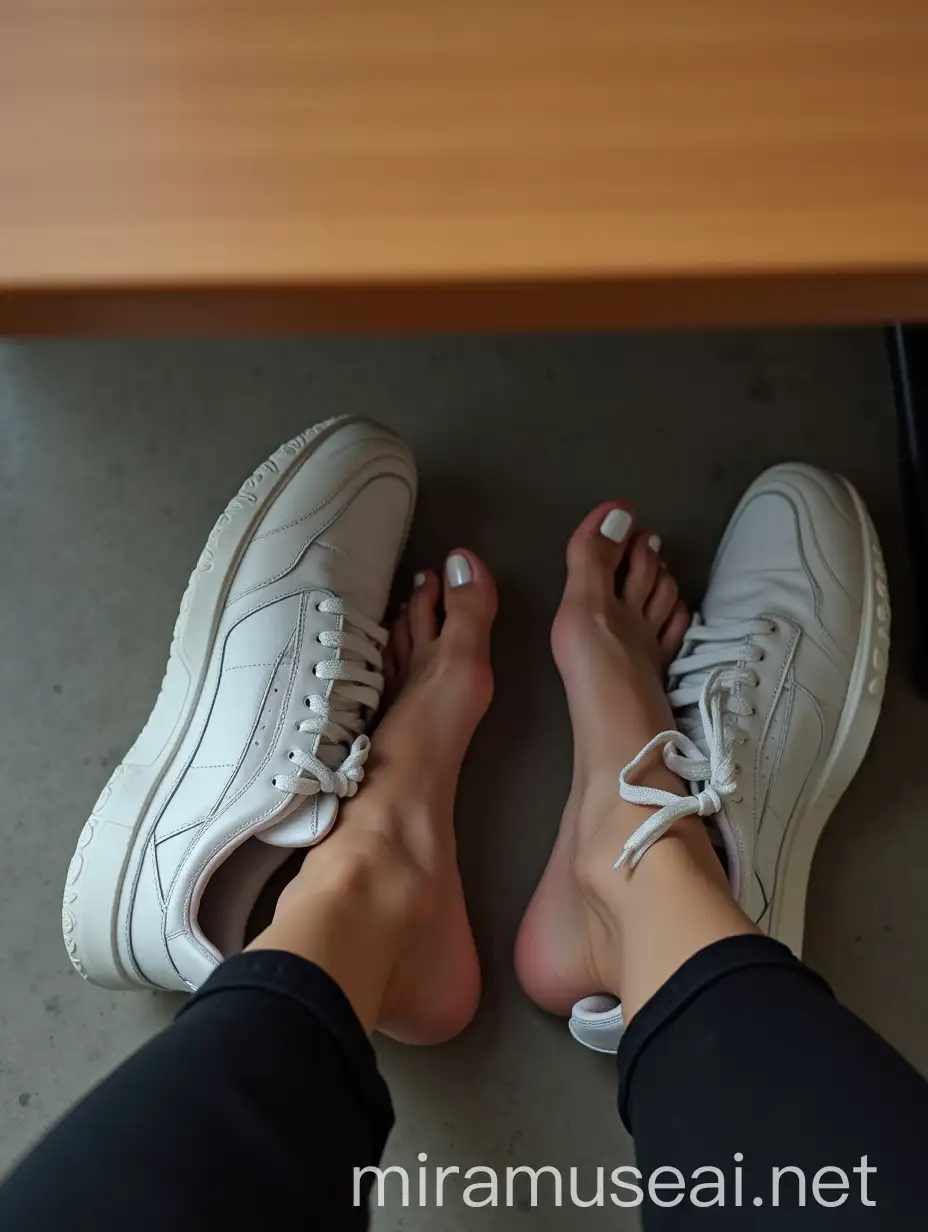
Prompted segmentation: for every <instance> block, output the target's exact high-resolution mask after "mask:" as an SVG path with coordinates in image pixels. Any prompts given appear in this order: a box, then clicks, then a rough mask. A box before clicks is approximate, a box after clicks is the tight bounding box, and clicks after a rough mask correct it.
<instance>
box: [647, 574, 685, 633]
mask: <svg viewBox="0 0 928 1232" xmlns="http://www.w3.org/2000/svg"><path fill="white" fill-rule="evenodd" d="M679 593H680V591H679V588H678V586H677V580H676V578H675V577H674V576H673V574H672V573H671V572H670V570H669V569H668V568H667V566H666V565H664V564H662V565H661V567H660V570H659V572H658V575H657V581H656V582H655V583H654V589H653V590H652V591H651V594H650V596H649V598H648V601H647V603H646V604H645V607H644V615H645V620H647V622H648V624H649V625H650V626H651V628H652V629H653V630H654V634H655V636H657V635H658V634H659V633H660V631H661V629H662V628H663V627H664V625H665V624H666V623H667V621H668V620H669V619H670V613H671V612H672V611H673V609H674V607H675V606H676V602H677V598H678V596H679Z"/></svg>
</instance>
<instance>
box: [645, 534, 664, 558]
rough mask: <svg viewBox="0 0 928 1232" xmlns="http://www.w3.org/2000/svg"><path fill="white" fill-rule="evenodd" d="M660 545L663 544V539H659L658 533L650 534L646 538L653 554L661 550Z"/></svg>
mask: <svg viewBox="0 0 928 1232" xmlns="http://www.w3.org/2000/svg"><path fill="white" fill-rule="evenodd" d="M662 545H663V540H662V539H661V537H660V535H652V536H651V538H650V539H649V540H648V547H649V548H650V549H651V551H652V552H654V553H655V555H656V554H657V553H658V552H659V551H660V550H661V547H662Z"/></svg>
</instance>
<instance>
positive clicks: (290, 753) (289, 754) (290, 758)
mask: <svg viewBox="0 0 928 1232" xmlns="http://www.w3.org/2000/svg"><path fill="white" fill-rule="evenodd" d="M287 760H288V761H293V750H292V749H291V750H290V752H289V753H288V754H287Z"/></svg>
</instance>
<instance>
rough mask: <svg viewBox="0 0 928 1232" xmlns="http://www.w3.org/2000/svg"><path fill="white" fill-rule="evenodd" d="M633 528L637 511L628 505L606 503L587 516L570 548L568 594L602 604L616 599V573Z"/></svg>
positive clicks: (623, 503) (568, 556)
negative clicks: (589, 598) (599, 601)
mask: <svg viewBox="0 0 928 1232" xmlns="http://www.w3.org/2000/svg"><path fill="white" fill-rule="evenodd" d="M633 524H634V511H633V509H632V506H631V504H629V503H628V502H625V501H605V502H604V503H603V504H601V505H597V506H596V508H595V509H593V510H592V511H591V512H590V513H589V514H587V516H586V517H585V518H584V519H583V521H582V522H581V523H580V525H579V526H578V527H577V529H576V530H575V531H574V533H573V534H572V535H571V537H570V540H569V541H568V544H567V588H566V591H567V593H570V592H575V593H579V594H580V595H583V596H585V597H591V596H595V597H596V598H598V599H600V600H601V601H605V600H607V599H610V598H612V597H613V596H614V595H615V571H616V569H618V567H619V565H620V564H621V562H622V558H623V556H624V555H625V551H626V549H627V547H628V543H629V536H630V533H631V529H632V526H633Z"/></svg>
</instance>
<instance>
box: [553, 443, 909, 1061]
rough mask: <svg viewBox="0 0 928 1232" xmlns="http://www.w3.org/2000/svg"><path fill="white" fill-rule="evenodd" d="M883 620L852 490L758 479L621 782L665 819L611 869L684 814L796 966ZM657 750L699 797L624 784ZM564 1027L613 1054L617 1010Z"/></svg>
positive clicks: (873, 555) (869, 698)
mask: <svg viewBox="0 0 928 1232" xmlns="http://www.w3.org/2000/svg"><path fill="white" fill-rule="evenodd" d="M889 619H890V616H889V594H888V591H887V588H886V571H885V569H884V567H883V558H882V553H881V551H880V544H879V540H878V539H877V536H876V531H875V530H874V528H873V524H872V522H871V521H870V517H869V515H868V513H867V510H866V508H865V507H864V504H863V502H862V501H861V499H860V497H859V496H858V494H857V493H856V492H855V490H854V489H853V488H852V487H851V485H850V484H849V483H848V482H847V481H846V480H844V479H841V478H839V477H837V476H832V475H827V474H824V473H823V472H821V471H818V470H816V469H815V468H813V467H811V466H803V465H800V464H798V463H797V464H789V465H783V466H775V467H773V468H772V469H771V470H769V471H766V472H765V473H764V474H763V475H761V476H760V477H759V478H758V479H757V480H755V482H754V483H753V484H752V485H751V487H750V488H749V489H748V491H747V492H746V494H745V496H744V498H743V499H742V501H741V503H740V505H739V506H738V508H737V510H736V511H735V514H734V517H733V518H732V520H731V522H730V523H729V526H728V529H727V531H726V532H725V536H724V538H723V539H722V543H721V546H720V547H719V550H718V553H717V554H716V558H715V562H714V564H713V566H712V573H711V576H710V579H709V586H708V590H707V592H706V597H705V600H704V601H703V605H702V610H701V612H700V613H699V614H698V615H696V616H695V617H694V619H693V623H692V625H691V626H690V628H689V630H688V631H687V633H686V635H685V638H684V643H683V648H682V650H681V652H680V655H679V656H678V658H677V659H676V660H675V662H673V663H672V664H671V665H670V668H669V671H668V681H669V685H670V691H669V694H668V696H669V700H670V704H671V707H672V709H673V712H674V716H675V718H676V720H677V725H678V727H679V731H678V732H662V733H660V735H657V736H655V738H654V739H653V740H652V741H651V742H650V743H649V744H648V745H647V746H646V748H644V749H642V751H641V753H640V754H639V755H638V756H637V757H636V758H635V759H634V761H632V762H631V763H630V765H628V766H626V767H625V769H624V770H623V771H622V774H621V775H620V779H619V783H620V787H619V791H620V794H621V795H622V797H623V799H625V800H629V801H631V802H633V803H637V804H647V805H654V806H655V807H656V808H657V810H658V811H657V812H655V813H654V815H653V816H652V817H650V818H649V819H648V820H647V821H645V822H644V824H643V825H641V826H639V828H638V829H637V830H636V831H635V833H634V834H632V835H631V837H630V838H629V839H628V842H627V843H626V844H625V849H624V851H623V853H622V856H621V858H620V859H619V861H618V863H617V865H616V867H619V866H620V865H622V864H626V863H627V864H628V865H629V867H631V868H634V866H635V864H636V863H637V862H638V861H639V860H640V859H641V858H642V856H643V855H644V854H645V852H647V850H648V848H649V847H650V846H651V845H652V844H653V843H655V842H657V841H658V840H659V839H660V838H661V837H662V836H663V835H664V834H666V832H667V831H668V830H669V829H670V827H671V826H672V825H673V823H674V821H675V820H676V819H677V818H679V817H684V816H692V815H697V816H700V817H711V818H712V821H713V823H714V824H715V826H716V827H717V830H718V835H719V841H720V843H721V844H722V845H723V846H724V853H725V858H726V863H727V867H728V875H729V880H730V882H731V888H732V893H733V894H734V896H735V898H736V899H737V900H738V902H739V903H740V905H741V906H742V908H743V909H744V911H745V912H746V913H747V915H749V916H750V918H751V919H752V920H754V922H755V923H756V924H757V925H758V926H759V927H760V928H761V929H762V930H763V931H764V932H765V933H767V934H768V935H769V936H771V937H774V938H775V939H776V940H778V941H782V942H783V943H784V944H785V945H788V946H789V947H790V949H791V950H792V951H793V952H794V953H795V954H796V955H799V954H800V953H801V950H802V939H803V929H804V924H805V906H806V888H807V886H808V882H809V872H810V870H811V866H812V856H813V854H814V852H815V847H816V844H817V843H818V840H819V837H820V835H821V833H822V830H823V829H824V827H825V823H826V821H827V820H828V817H829V815H830V813H831V811H832V809H833V808H834V807H835V805H836V804H837V802H838V800H839V798H840V797H841V795H842V793H843V792H844V790H845V789H846V788H847V786H848V784H849V783H850V781H851V779H852V778H853V776H854V774H855V773H856V772H857V768H858V767H859V765H860V763H861V761H862V760H863V757H864V754H865V753H866V751H867V746H868V745H869V743H870V738H871V736H872V735H873V730H874V728H875V726H876V721H877V717H878V716H879V713H880V705H881V703H882V700H883V689H884V686H885V683H886V668H887V658H888V652H889ZM661 746H662V747H663V750H664V760H665V762H666V763H667V765H668V766H669V767H670V769H672V770H673V771H674V772H675V773H676V774H678V775H679V776H680V777H681V778H682V779H683V780H684V781H687V782H689V783H690V784H691V785H692V787H693V793H694V794H693V795H691V796H688V797H684V798H681V797H679V796H675V795H672V794H670V793H667V792H661V791H657V790H654V789H652V788H649V787H640V786H635V785H634V784H633V783H632V782H631V781H630V780H631V779H633V777H634V773H635V771H636V769H637V768H638V765H639V764H640V762H641V761H642V760H643V759H644V758H645V757H646V756H648V755H649V754H650V752H651V750H652V749H654V748H656V747H661ZM607 1019H608V1020H609V1021H608V1022H607V1021H606V1020H607ZM570 1029H571V1032H572V1034H573V1035H574V1036H575V1038H577V1039H578V1040H580V1042H581V1043H584V1044H587V1046H589V1047H594V1048H596V1049H597V1050H598V1051H610V1052H614V1051H615V1049H616V1047H617V1045H618V1040H619V1038H620V1036H621V1032H622V1022H621V1007H620V1006H619V1005H618V1003H617V1002H616V1001H615V999H614V998H613V999H612V1000H611V1002H610V1003H609V1004H606V1003H604V1002H603V999H602V998H601V997H597V998H589V997H588V998H585V999H584V1000H583V1001H580V1002H578V1004H577V1006H576V1007H575V1008H574V1012H573V1015H572V1018H571V1022H570ZM604 1044H606V1045H608V1046H604Z"/></svg>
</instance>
